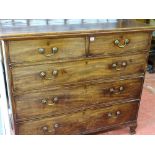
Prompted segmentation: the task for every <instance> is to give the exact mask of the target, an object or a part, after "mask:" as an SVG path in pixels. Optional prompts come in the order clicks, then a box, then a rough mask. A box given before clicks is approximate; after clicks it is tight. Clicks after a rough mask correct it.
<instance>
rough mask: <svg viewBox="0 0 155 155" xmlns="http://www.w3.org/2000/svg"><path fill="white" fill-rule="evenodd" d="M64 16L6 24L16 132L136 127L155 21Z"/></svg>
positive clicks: (3, 35)
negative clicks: (57, 19)
mask: <svg viewBox="0 0 155 155" xmlns="http://www.w3.org/2000/svg"><path fill="white" fill-rule="evenodd" d="M51 21H52V20H51ZM75 21H76V20H75ZM90 21H91V20H90ZM63 22H64V23H63ZM60 23H61V22H60ZM60 23H57V22H54V21H53V22H51V23H50V24H47V25H31V24H30V22H29V24H25V25H24V24H23V25H22V24H21V25H20V24H18V23H16V24H13V25H11V24H10V26H5V25H4V26H3V25H1V27H0V39H1V46H2V51H3V58H4V65H5V73H6V81H7V87H8V94H9V101H10V102H9V103H10V104H9V107H10V109H11V110H12V115H11V116H12V118H13V121H12V126H13V128H14V131H15V134H26V135H28V134H34V135H37V134H41V135H43V134H50V135H54V134H60V135H61V134H97V133H98V132H105V131H108V130H112V129H116V128H121V127H126V126H127V127H129V128H130V130H129V131H130V133H131V134H134V133H135V129H136V126H137V116H138V109H139V106H140V99H141V93H142V88H143V82H144V76H145V71H146V66H147V59H148V52H149V49H150V42H151V36H152V31H153V30H154V28H155V27H153V26H150V25H145V24H141V23H139V22H137V21H134V20H113V21H102V20H96V21H94V22H89V20H81V21H80V20H78V22H77V21H76V22H73V20H72V22H70V20H64V21H62V23H61V24H60Z"/></svg>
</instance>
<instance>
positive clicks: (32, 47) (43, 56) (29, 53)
mask: <svg viewBox="0 0 155 155" xmlns="http://www.w3.org/2000/svg"><path fill="white" fill-rule="evenodd" d="M9 51H10V57H11V62H14V63H29V62H40V61H46V60H51V61H52V62H53V61H55V60H60V59H75V58H80V57H83V56H85V38H63V39H42V40H24V41H10V42H9Z"/></svg>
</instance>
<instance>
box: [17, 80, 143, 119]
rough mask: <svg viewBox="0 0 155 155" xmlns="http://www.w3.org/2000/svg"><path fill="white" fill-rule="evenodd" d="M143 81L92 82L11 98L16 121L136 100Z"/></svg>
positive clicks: (138, 97)
mask: <svg viewBox="0 0 155 155" xmlns="http://www.w3.org/2000/svg"><path fill="white" fill-rule="evenodd" d="M142 84H143V78H135V79H128V80H117V81H109V82H108V81H107V82H95V83H91V84H89V83H88V84H86V83H85V84H83V85H82V86H76V87H64V88H59V89H56V90H46V91H39V92H31V93H25V94H21V95H16V96H15V103H16V113H17V114H16V116H17V119H18V120H22V119H31V118H32V117H40V116H43V115H57V114H63V113H68V112H71V111H76V110H81V109H82V108H83V107H87V106H90V105H98V104H100V103H102V104H103V103H104V104H105V105H106V104H107V103H108V102H110V103H112V104H114V103H115V102H116V101H118V100H124V99H125V100H133V99H140V94H141V88H142Z"/></svg>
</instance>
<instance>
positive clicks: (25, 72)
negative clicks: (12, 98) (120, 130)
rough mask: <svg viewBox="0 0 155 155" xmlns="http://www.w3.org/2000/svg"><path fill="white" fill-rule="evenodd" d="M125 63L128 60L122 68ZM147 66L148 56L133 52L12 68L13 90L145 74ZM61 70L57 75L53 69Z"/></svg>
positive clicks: (29, 89)
mask: <svg viewBox="0 0 155 155" xmlns="http://www.w3.org/2000/svg"><path fill="white" fill-rule="evenodd" d="M123 62H126V63H127V66H126V67H122V66H121V64H122V63H123ZM114 63H116V64H118V66H119V68H118V69H120V70H116V68H112V64H114ZM145 68H146V55H145V54H139V55H130V56H123V57H113V58H106V59H92V60H89V59H87V60H84V61H78V62H77V61H74V62H67V63H56V64H46V65H36V66H26V67H14V68H12V74H13V84H14V91H15V92H19V93H20V92H21V91H23V92H24V91H32V90H35V89H37V90H43V89H47V88H49V87H50V88H54V87H55V86H56V85H62V84H72V83H85V81H91V80H94V79H96V80H97V79H101V78H112V77H113V76H115V77H121V76H126V75H130V74H136V73H137V74H143V73H144V70H145ZM54 70H57V71H58V75H57V76H53V75H52V72H53V71H54ZM42 71H44V72H46V76H47V77H48V78H51V79H50V80H47V79H45V78H41V77H40V72H42Z"/></svg>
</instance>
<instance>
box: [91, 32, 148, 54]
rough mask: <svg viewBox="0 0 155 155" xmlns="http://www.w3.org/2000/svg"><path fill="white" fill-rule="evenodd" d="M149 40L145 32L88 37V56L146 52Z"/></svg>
mask: <svg viewBox="0 0 155 155" xmlns="http://www.w3.org/2000/svg"><path fill="white" fill-rule="evenodd" d="M149 38H150V34H149V33H147V32H135V33H116V34H105V35H98V36H95V35H94V36H92V37H90V46H89V56H96V55H103V56H107V55H112V56H114V55H119V54H128V52H129V53H134V52H138V51H142V50H148V48H149V44H150V42H149V40H150V39H149Z"/></svg>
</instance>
